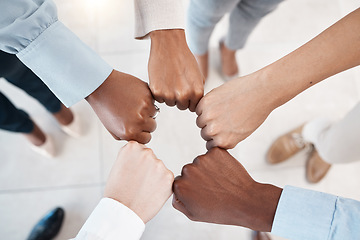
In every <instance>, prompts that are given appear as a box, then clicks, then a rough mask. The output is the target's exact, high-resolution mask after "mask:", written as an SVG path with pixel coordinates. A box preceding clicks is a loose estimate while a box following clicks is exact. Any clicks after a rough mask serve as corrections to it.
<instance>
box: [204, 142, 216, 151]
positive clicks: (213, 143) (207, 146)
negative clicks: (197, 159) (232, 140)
mask: <svg viewBox="0 0 360 240" xmlns="http://www.w3.org/2000/svg"><path fill="white" fill-rule="evenodd" d="M213 147H216V144H215V141H214V140H210V141H207V142H206V149H207V150H210V149H212V148H213Z"/></svg>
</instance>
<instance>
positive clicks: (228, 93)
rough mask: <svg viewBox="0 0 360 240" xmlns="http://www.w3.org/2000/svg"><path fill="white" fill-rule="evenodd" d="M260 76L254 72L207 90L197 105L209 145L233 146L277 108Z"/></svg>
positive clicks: (202, 134) (202, 131)
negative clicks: (256, 75)
mask: <svg viewBox="0 0 360 240" xmlns="http://www.w3.org/2000/svg"><path fill="white" fill-rule="evenodd" d="M273 99H276V96H274V95H273V94H271V95H270V94H269V89H268V88H266V87H265V86H264V84H263V83H262V81H261V79H259V78H257V77H255V75H254V74H253V75H248V76H246V77H242V78H236V79H233V80H231V81H229V82H227V83H225V84H223V85H222V86H220V87H218V88H215V89H213V90H212V91H210V92H209V93H208V94H206V95H205V96H204V97H203V98H202V99H201V100H200V102H199V104H198V106H197V108H196V114H197V115H198V118H197V120H196V124H197V125H198V127H199V128H202V130H201V136H202V138H204V140H205V141H207V143H206V147H207V149H210V148H212V147H221V148H224V149H230V148H233V147H235V146H236V145H237V144H238V143H239V142H240V141H242V140H243V139H245V138H247V137H248V136H249V135H250V134H251V133H252V132H254V131H255V130H256V129H257V128H258V127H259V126H260V125H261V124H262V123H263V122H264V121H265V119H266V118H267V116H268V115H269V114H270V113H271V111H272V110H273V109H274V108H275V104H273Z"/></svg>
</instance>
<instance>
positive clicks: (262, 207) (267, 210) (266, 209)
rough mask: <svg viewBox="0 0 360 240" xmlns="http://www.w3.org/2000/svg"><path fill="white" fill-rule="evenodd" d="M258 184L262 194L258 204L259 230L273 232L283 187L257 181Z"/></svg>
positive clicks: (259, 191) (258, 190)
mask: <svg viewBox="0 0 360 240" xmlns="http://www.w3.org/2000/svg"><path fill="white" fill-rule="evenodd" d="M257 185H258V187H257V192H258V193H259V194H260V196H259V198H258V200H259V201H258V206H257V207H258V208H257V209H258V213H259V215H258V216H257V221H258V222H257V223H258V228H259V229H258V230H259V231H263V232H271V228H272V225H273V222H274V217H275V213H276V209H277V205H278V203H279V200H280V196H281V193H282V188H279V187H276V186H274V185H271V184H263V183H257Z"/></svg>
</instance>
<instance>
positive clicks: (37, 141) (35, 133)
mask: <svg viewBox="0 0 360 240" xmlns="http://www.w3.org/2000/svg"><path fill="white" fill-rule="evenodd" d="M33 125H34V128H33V130H32V131H31V132H30V133H25V134H24V136H25V137H26V138H27V140H29V142H30V143H31V144H32V145H34V146H41V145H43V144H44V143H45V141H46V136H45V133H44V132H43V131H42V130H41V129H40V128H39V126H38V125H37V124H36V123H34V122H33Z"/></svg>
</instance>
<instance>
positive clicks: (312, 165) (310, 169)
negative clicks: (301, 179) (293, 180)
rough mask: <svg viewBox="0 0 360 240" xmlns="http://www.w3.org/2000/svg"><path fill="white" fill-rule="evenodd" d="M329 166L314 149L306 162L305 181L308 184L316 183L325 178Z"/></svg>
mask: <svg viewBox="0 0 360 240" xmlns="http://www.w3.org/2000/svg"><path fill="white" fill-rule="evenodd" d="M330 167H331V164H329V163H327V162H325V161H324V160H323V159H322V158H321V157H320V156H319V153H318V152H317V151H316V150H315V149H314V150H313V151H312V153H311V155H310V157H309V159H308V160H307V162H306V179H307V180H308V181H309V182H310V183H318V182H319V181H320V180H321V179H323V178H324V177H325V175H326V174H327V172H328V171H329V169H330Z"/></svg>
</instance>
